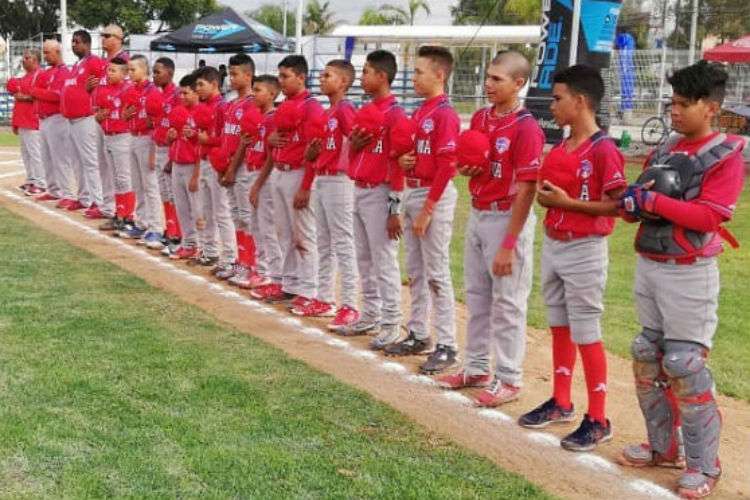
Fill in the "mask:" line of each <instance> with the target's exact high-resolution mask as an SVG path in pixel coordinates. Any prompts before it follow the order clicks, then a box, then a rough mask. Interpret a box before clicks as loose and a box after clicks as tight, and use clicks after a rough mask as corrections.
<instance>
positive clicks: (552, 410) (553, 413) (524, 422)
mask: <svg viewBox="0 0 750 500" xmlns="http://www.w3.org/2000/svg"><path fill="white" fill-rule="evenodd" d="M574 418H575V409H574V407H573V405H570V409H568V410H566V409H565V408H563V407H561V406H560V405H558V404H557V401H555V398H550V399H548V400H547V401H545V402H544V403H542V404H540V405H539V406H537V407H536V408H534V409H533V410H531V411H530V412H528V413H524V414H523V415H521V416H520V417H519V418H518V425H520V426H521V427H526V428H528V429H541V428H542V427H547V426H548V425H549V424H554V423H559V422H572V421H573V419H574Z"/></svg>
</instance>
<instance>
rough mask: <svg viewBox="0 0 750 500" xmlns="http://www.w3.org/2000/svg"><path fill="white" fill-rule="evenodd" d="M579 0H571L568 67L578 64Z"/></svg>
mask: <svg viewBox="0 0 750 500" xmlns="http://www.w3.org/2000/svg"><path fill="white" fill-rule="evenodd" d="M581 3H582V2H581V0H573V26H572V27H571V28H572V29H571V31H570V57H569V58H568V66H573V65H575V64H577V62H578V37H579V36H580V25H581Z"/></svg>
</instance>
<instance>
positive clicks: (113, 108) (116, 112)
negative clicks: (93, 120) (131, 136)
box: [99, 82, 130, 135]
mask: <svg viewBox="0 0 750 500" xmlns="http://www.w3.org/2000/svg"><path fill="white" fill-rule="evenodd" d="M129 88H130V84H129V83H126V82H120V83H118V84H116V85H107V86H106V87H102V88H100V89H99V92H103V93H104V95H105V98H106V100H107V111H108V112H107V117H106V118H105V119H104V121H102V122H101V125H102V129H103V130H104V133H105V134H106V135H112V134H123V133H125V132H127V131H128V122H127V120H125V118H123V116H122V113H123V111H124V109H123V108H124V103H123V99H122V98H123V95H124V94H125V92H127V90H128V89H129Z"/></svg>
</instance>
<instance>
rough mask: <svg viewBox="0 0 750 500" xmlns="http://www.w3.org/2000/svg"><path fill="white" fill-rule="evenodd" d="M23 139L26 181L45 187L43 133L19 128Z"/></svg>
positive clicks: (19, 133)
mask: <svg viewBox="0 0 750 500" xmlns="http://www.w3.org/2000/svg"><path fill="white" fill-rule="evenodd" d="M18 137H19V139H21V158H22V159H23V166H24V168H25V169H26V182H27V183H29V184H33V185H35V186H36V187H40V188H45V187H47V184H46V183H45V181H44V165H42V134H41V132H39V131H38V130H34V129H30V128H20V129H18Z"/></svg>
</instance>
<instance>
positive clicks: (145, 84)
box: [120, 54, 162, 250]
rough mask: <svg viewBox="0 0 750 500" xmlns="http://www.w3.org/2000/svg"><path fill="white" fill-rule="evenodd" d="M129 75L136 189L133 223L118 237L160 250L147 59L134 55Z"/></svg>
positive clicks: (151, 85)
mask: <svg viewBox="0 0 750 500" xmlns="http://www.w3.org/2000/svg"><path fill="white" fill-rule="evenodd" d="M128 75H129V76H130V82H131V83H132V87H131V92H132V102H128V103H127V104H128V106H127V107H126V108H125V113H124V114H125V117H126V118H127V119H128V128H129V129H130V135H131V136H132V137H131V148H130V164H131V167H132V169H131V174H132V178H133V187H134V189H135V198H136V206H135V214H136V221H135V224H134V225H133V226H132V227H123V228H122V230H121V231H120V235H121V236H123V237H126V238H136V239H138V240H139V242H142V243H143V244H144V245H146V247H148V248H151V249H155V250H160V249H161V248H162V242H161V232H162V222H161V216H160V214H159V209H160V201H161V200H160V198H159V180H158V176H157V173H156V162H155V160H156V159H155V157H154V155H155V149H154V143H153V141H152V140H151V134H152V133H153V129H154V127H153V123H152V120H151V119H150V118H149V117H148V114H147V113H146V99H148V98H149V95H150V94H151V93H158V92H159V90H157V88H156V85H155V84H154V83H153V82H151V81H150V80H149V67H148V60H147V59H146V57H145V56H142V55H140V54H139V55H135V56H133V57H131V58H130V61H129V62H128Z"/></svg>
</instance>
